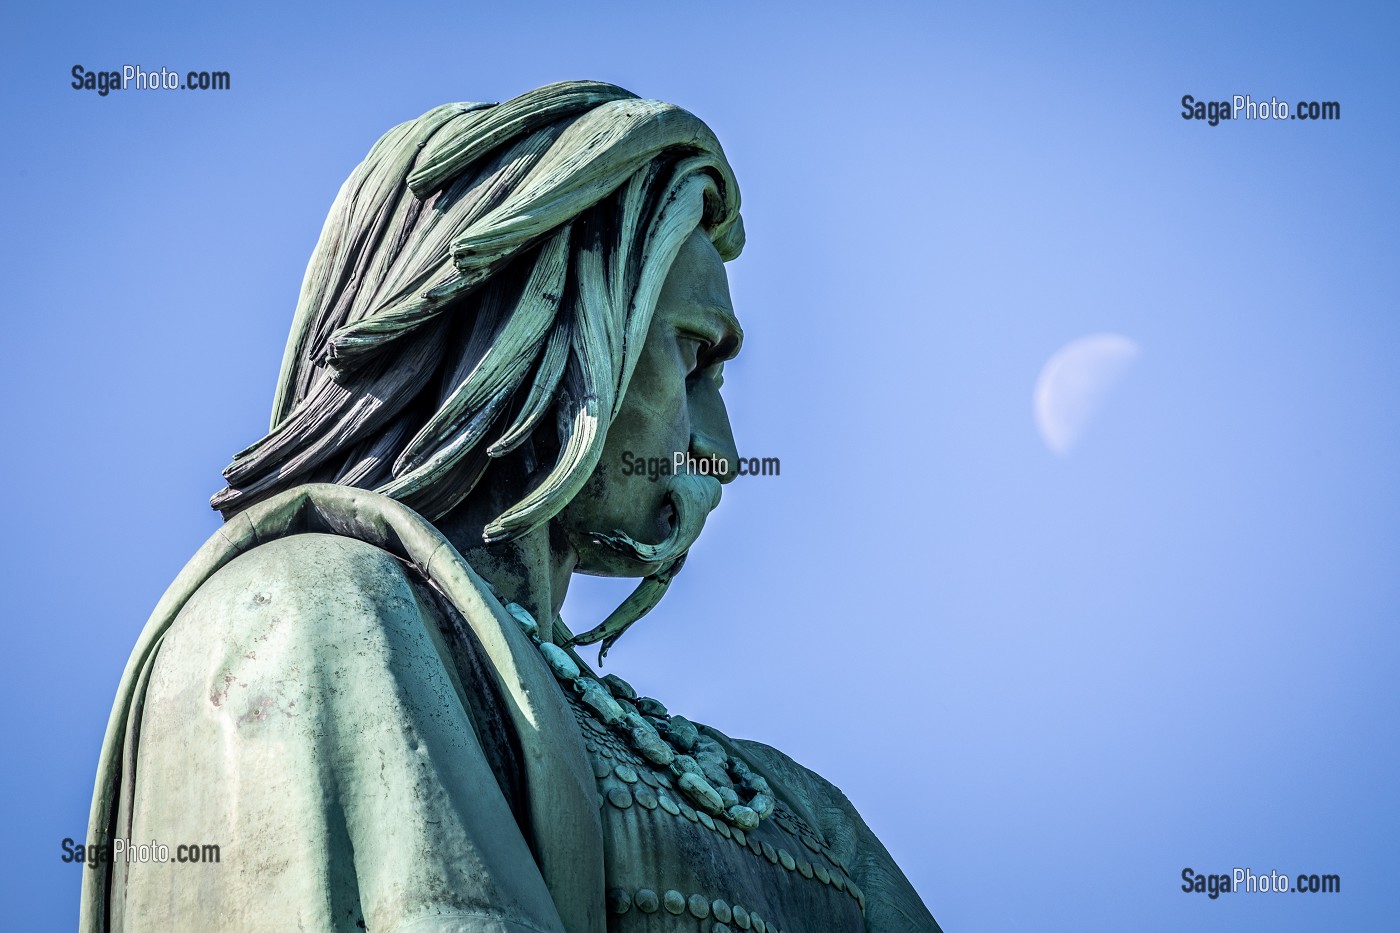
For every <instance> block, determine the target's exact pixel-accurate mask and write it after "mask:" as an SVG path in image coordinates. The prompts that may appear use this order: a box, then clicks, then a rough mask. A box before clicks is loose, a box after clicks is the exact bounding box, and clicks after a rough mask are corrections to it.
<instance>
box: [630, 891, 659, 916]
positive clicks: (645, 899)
mask: <svg viewBox="0 0 1400 933" xmlns="http://www.w3.org/2000/svg"><path fill="white" fill-rule="evenodd" d="M632 902H633V903H634V904H636V905H637V909H638V910H640V911H641V912H642V913H644V914H654V913H656V908H658V907H660V906H661V899H660V898H658V897H657V896H656V892H655V891H653V890H652V889H651V888H642V889H641V890H640V891H638V892H637V896H636V897H634V898H633V899H632Z"/></svg>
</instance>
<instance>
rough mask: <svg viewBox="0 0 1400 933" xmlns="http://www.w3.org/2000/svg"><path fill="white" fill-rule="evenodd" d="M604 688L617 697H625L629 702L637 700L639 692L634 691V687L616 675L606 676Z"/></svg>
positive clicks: (604, 677)
mask: <svg viewBox="0 0 1400 933" xmlns="http://www.w3.org/2000/svg"><path fill="white" fill-rule="evenodd" d="M603 686H604V687H607V688H608V692H609V693H611V694H612V695H613V696H615V697H625V698H626V699H628V700H635V699H636V698H637V691H635V690H633V689H632V685H631V684H629V683H628V682H627V681H625V680H623V679H622V678H621V677H619V676H617V675H616V674H604V675H603Z"/></svg>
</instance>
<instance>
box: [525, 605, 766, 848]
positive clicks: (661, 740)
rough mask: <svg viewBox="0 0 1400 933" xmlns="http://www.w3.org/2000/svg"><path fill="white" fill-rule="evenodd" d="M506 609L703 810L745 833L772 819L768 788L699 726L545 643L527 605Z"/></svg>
mask: <svg viewBox="0 0 1400 933" xmlns="http://www.w3.org/2000/svg"><path fill="white" fill-rule="evenodd" d="M505 608H506V611H507V612H509V613H510V615H511V616H512V617H513V618H514V619H515V620H516V621H517V622H519V623H520V627H521V628H522V629H524V630H525V634H526V635H527V636H529V638H530V641H532V642H534V644H535V646H536V647H537V648H538V649H539V651H540V654H541V655H543V656H544V660H545V663H546V664H548V665H549V669H550V670H551V671H552V672H553V673H554V676H555V678H556V679H557V680H558V681H559V683H560V684H561V685H562V686H563V687H564V689H565V690H569V691H572V692H573V693H574V694H576V695H577V696H578V698H579V702H580V703H581V704H582V705H583V707H584V708H585V709H587V710H588V711H589V713H591V714H592V715H593V716H594V717H595V718H596V719H597V720H598V721H599V722H601V723H602V724H603V725H604V726H605V727H606V728H608V729H610V730H612V731H613V732H615V733H617V734H618V735H620V736H622V737H624V738H625V739H627V741H628V742H630V743H631V746H632V748H634V749H636V751H637V754H639V755H641V757H642V758H644V759H646V760H647V761H649V762H651V763H652V764H653V765H655V766H656V767H658V768H662V769H666V770H668V771H670V773H671V774H672V775H673V776H674V777H675V779H676V786H677V787H679V788H680V790H681V793H683V794H685V796H686V797H688V798H689V799H690V801H691V803H693V804H694V805H695V808H696V809H697V810H702V811H704V812H706V813H708V814H710V816H712V817H718V818H720V819H723V820H724V821H725V822H727V823H730V824H731V825H733V826H737V827H739V828H740V829H742V830H744V831H746V832H747V831H749V830H752V829H754V828H755V827H757V826H758V824H759V821H761V820H763V819H766V818H767V817H770V816H772V815H773V809H774V801H773V792H772V789H771V788H770V787H769V785H768V781H767V780H765V779H764V777H763V776H762V775H761V774H757V773H755V772H754V771H753V770H752V769H751V768H750V767H749V766H748V765H747V764H746V763H745V762H743V761H742V760H740V759H738V758H736V757H734V756H733V755H731V754H729V752H727V751H726V750H725V748H724V746H722V745H720V744H719V743H718V742H716V741H715V740H714V739H712V738H710V737H709V736H705V735H701V734H700V730H699V729H698V728H697V727H696V725H695V723H693V722H691V721H690V720H689V719H686V718H685V717H684V716H673V715H671V714H670V713H669V712H668V711H667V710H666V707H665V706H663V705H662V704H661V703H660V701H658V700H653V699H652V698H651V697H639V696H637V691H635V690H633V689H632V687H631V685H629V684H628V683H627V682H626V681H624V680H623V679H622V678H621V677H618V676H617V675H616V674H606V675H604V676H603V677H597V676H595V675H594V674H593V672H592V671H590V670H587V668H586V667H585V666H582V665H581V663H580V662H579V661H578V660H576V659H575V658H574V657H573V656H571V655H570V654H569V653H568V652H567V651H565V650H564V649H563V648H560V647H559V646H558V645H556V644H554V643H553V642H551V641H545V640H543V639H541V638H540V626H539V623H538V622H536V621H535V617H534V616H533V615H531V614H530V612H529V610H527V609H526V608H525V607H524V606H521V605H520V604H519V603H513V602H512V603H506V607H505Z"/></svg>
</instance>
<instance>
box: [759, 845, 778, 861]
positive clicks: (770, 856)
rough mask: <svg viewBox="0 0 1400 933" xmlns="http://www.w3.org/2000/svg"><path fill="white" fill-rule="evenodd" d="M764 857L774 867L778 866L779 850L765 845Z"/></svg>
mask: <svg viewBox="0 0 1400 933" xmlns="http://www.w3.org/2000/svg"><path fill="white" fill-rule="evenodd" d="M763 857H764V858H766V859H767V860H768V861H770V862H772V863H773V864H774V865H776V864H778V850H777V849H775V848H773V847H772V846H771V845H769V844H768V843H766V842H765V843H763Z"/></svg>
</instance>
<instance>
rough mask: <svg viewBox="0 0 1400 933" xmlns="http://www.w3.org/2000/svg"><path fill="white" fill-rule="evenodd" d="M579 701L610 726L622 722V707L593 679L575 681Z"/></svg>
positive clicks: (585, 678)
mask: <svg viewBox="0 0 1400 933" xmlns="http://www.w3.org/2000/svg"><path fill="white" fill-rule="evenodd" d="M574 689H575V690H577V691H578V694H579V700H580V701H581V702H582V703H583V705H584V706H587V707H588V708H589V709H591V710H592V711H593V712H594V714H595V715H597V717H598V718H599V719H601V720H603V722H604V723H605V724H607V725H609V726H611V725H613V724H614V723H619V722H622V707H621V706H618V705H617V701H616V700H614V699H613V698H612V697H611V696H609V695H608V691H606V690H604V689H603V685H602V684H600V683H598V681H596V680H594V679H593V678H591V677H580V678H578V679H577V680H575V681H574Z"/></svg>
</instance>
